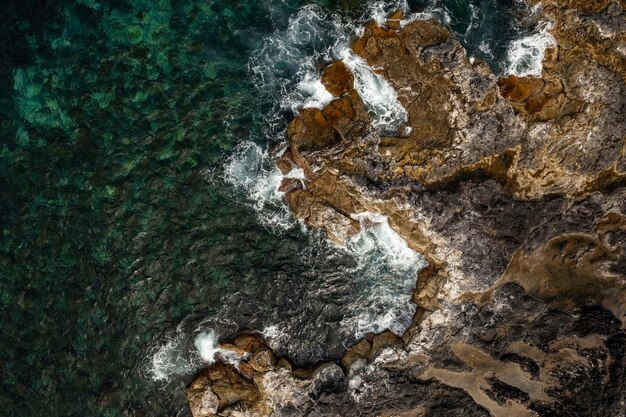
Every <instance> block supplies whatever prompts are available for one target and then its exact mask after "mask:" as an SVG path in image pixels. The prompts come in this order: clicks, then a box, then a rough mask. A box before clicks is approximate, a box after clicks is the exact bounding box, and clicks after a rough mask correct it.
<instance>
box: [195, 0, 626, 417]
mask: <svg viewBox="0 0 626 417" xmlns="http://www.w3.org/2000/svg"><path fill="white" fill-rule="evenodd" d="M533 3H540V4H541V6H542V11H541V13H543V17H544V18H545V19H546V20H547V21H549V22H551V26H550V27H551V29H550V32H551V34H552V35H553V36H554V39H555V40H556V42H555V45H554V46H553V47H550V48H548V50H547V51H546V53H545V58H544V62H543V72H542V76H541V77H540V78H539V77H518V76H514V75H510V76H506V77H500V78H499V77H497V76H496V75H494V74H493V73H492V71H491V69H490V68H489V66H488V65H487V64H486V63H484V62H482V61H480V60H478V59H469V58H468V57H467V54H466V52H465V50H464V48H463V47H462V46H461V44H460V43H459V42H458V41H457V40H455V39H453V38H452V36H451V34H450V33H449V32H448V31H447V30H446V29H445V28H444V27H443V26H441V25H440V24H439V23H437V22H435V21H428V20H415V21H407V20H403V17H402V16H401V15H400V14H398V13H396V14H394V15H393V16H391V17H390V19H389V21H388V22H387V25H385V26H379V25H378V24H376V23H375V22H373V21H372V22H370V23H368V24H367V25H366V26H365V29H364V32H363V35H362V37H361V38H359V39H357V40H356V41H355V42H354V44H353V51H354V52H355V53H356V54H357V55H359V56H360V57H361V58H363V59H364V60H365V61H366V62H367V64H368V65H369V66H370V67H371V68H374V69H375V71H376V72H377V73H378V74H380V75H382V76H384V78H385V79H386V80H388V82H389V83H390V84H391V85H392V86H393V88H394V89H395V91H396V92H397V96H398V101H399V103H400V104H401V105H402V106H403V107H404V108H405V109H406V112H407V115H408V126H409V127H410V129H403V128H400V129H399V130H398V132H396V133H395V134H389V133H385V134H380V133H379V132H378V131H377V130H376V129H375V128H374V127H373V124H372V122H373V120H372V115H371V114H370V113H369V112H368V109H367V103H365V102H364V100H363V99H362V98H361V97H360V96H359V93H358V92H357V90H356V89H355V80H354V77H353V75H352V73H351V72H350V70H349V69H348V68H347V66H346V65H344V63H342V62H336V63H333V64H331V65H330V66H328V67H327V68H325V69H324V70H323V72H322V80H323V83H324V84H325V85H326V86H327V89H328V91H329V92H330V93H332V94H333V95H334V96H335V97H336V98H335V99H334V100H333V101H332V102H331V103H329V104H328V105H327V106H325V107H324V108H323V109H321V110H318V109H305V110H303V111H302V112H301V113H300V114H299V115H298V116H296V118H295V119H294V120H293V121H292V122H291V124H290V126H289V129H288V140H289V145H290V148H289V150H288V151H287V152H285V153H284V154H283V156H282V157H281V160H279V161H277V166H278V167H279V168H280V169H281V170H282V171H283V172H285V173H286V172H289V171H290V170H291V169H293V168H301V169H302V170H303V172H304V174H305V176H306V179H305V180H303V181H289V180H288V179H287V180H285V182H284V183H283V186H282V190H283V191H285V192H286V202H287V204H288V205H289V207H290V209H291V211H292V213H293V215H294V216H295V217H297V218H300V219H302V220H303V221H304V222H305V223H306V224H307V225H309V226H311V227H315V228H324V229H325V230H326V231H327V233H328V236H329V238H331V239H333V240H334V241H336V242H338V243H341V242H344V241H345V240H346V239H347V238H349V237H350V236H352V235H355V234H357V233H359V231H360V228H361V227H362V226H361V225H360V224H359V222H358V221H356V220H355V218H354V215H355V214H358V213H361V212H365V211H369V212H375V213H380V214H382V215H385V216H387V218H388V220H389V223H390V226H391V227H392V228H393V229H394V230H395V231H397V232H398V234H400V235H401V236H402V237H403V238H404V239H406V241H407V242H408V243H409V246H410V247H411V248H413V249H414V250H416V251H419V252H420V253H422V254H423V255H424V256H425V257H426V258H427V259H428V262H429V266H428V267H427V268H425V269H423V270H422V271H421V272H420V274H419V277H416V278H417V285H416V289H415V292H414V297H413V300H414V302H415V303H416V305H417V306H418V309H417V313H416V316H415V319H414V321H413V324H412V326H411V327H410V328H409V330H408V331H407V332H406V333H405V334H404V335H403V337H402V338H400V337H397V336H395V335H393V334H392V333H390V332H385V333H382V334H377V335H374V334H370V335H368V337H366V338H365V339H363V340H361V341H359V342H358V343H357V344H355V345H353V346H352V347H350V348H349V349H347V351H346V352H345V353H344V355H343V357H342V359H341V361H339V362H338V363H334V362H329V363H320V364H318V365H317V366H315V367H313V368H310V369H300V368H296V367H294V366H293V365H292V364H291V363H290V361H289V358H280V357H276V355H275V354H274V353H273V352H272V351H271V349H270V348H269V347H268V346H267V344H266V343H265V342H264V341H263V340H262V339H260V338H259V337H257V336H255V335H242V336H240V337H238V338H237V339H235V340H232V341H226V342H223V343H222V348H223V349H231V350H234V351H237V352H240V353H241V354H242V357H243V358H244V359H243V360H242V361H241V362H240V363H239V364H238V365H237V366H235V365H231V364H227V363H217V364H214V365H212V366H210V367H209V368H208V369H206V370H205V371H203V372H202V373H201V374H200V375H199V376H198V377H197V378H196V379H195V380H194V382H192V383H191V384H190V386H189V387H188V398H189V401H190V404H191V408H192V412H193V414H194V417H206V416H214V415H219V416H253V415H254V416H381V417H382V416H397V417H409V416H411V417H422V416H423V417H425V416H429V417H434V416H442V417H443V416H445V417H449V416H464V417H467V416H493V417H522V416H524V417H526V416H528V417H530V416H541V417H545V416H548V417H549V416H554V417H557V416H558V417H566V416H572V417H574V416H576V417H586V416H589V417H591V416H597V417H621V416H624V415H625V414H626V380H625V378H626V374H625V371H626V356H625V355H626V333H625V332H624V328H625V325H626V138H625V132H626V83H625V77H626V12H625V11H624V8H625V6H626V4H625V3H624V1H621V0H620V1H615V0H612V1H610V0H602V1H600V0H534V1H533Z"/></svg>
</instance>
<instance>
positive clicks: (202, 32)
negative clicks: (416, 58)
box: [0, 0, 534, 416]
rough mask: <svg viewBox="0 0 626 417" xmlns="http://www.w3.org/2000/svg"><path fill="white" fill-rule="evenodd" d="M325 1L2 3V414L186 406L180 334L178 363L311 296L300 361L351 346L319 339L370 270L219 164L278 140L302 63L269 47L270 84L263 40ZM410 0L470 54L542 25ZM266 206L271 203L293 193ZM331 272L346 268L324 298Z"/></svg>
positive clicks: (513, 5) (490, 9) (515, 8)
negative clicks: (206, 343) (160, 367)
mask: <svg viewBox="0 0 626 417" xmlns="http://www.w3.org/2000/svg"><path fill="white" fill-rule="evenodd" d="M311 3H313V2H303V1H296V0H289V1H280V0H266V1H240V2H233V1H202V0H189V1H183V0H180V1H175V0H171V1H164V0H161V1H150V0H144V1H142V0H136V1H134V0H125V1H110V2H105V1H97V0H82V1H76V2H69V1H66V2H58V1H55V2H50V1H49V2H46V1H23V2H15V3H10V4H6V5H4V6H3V7H4V10H3V17H2V21H1V25H0V53H1V55H0V58H1V59H0V61H1V63H0V75H1V76H0V82H1V85H0V87H1V90H0V91H1V93H0V94H1V95H0V135H1V136H0V137H1V142H0V224H1V226H2V235H1V236H0V274H1V275H0V330H1V337H0V410H2V415H6V416H40V415H41V416H43V415H46V416H57V415H58V416H122V415H132V416H143V415H150V416H158V415H163V416H164V415H187V409H186V405H185V401H184V396H183V387H184V385H185V383H186V382H188V380H189V377H190V376H191V375H190V374H185V372H179V373H175V374H173V376H172V377H171V378H168V379H167V380H157V381H155V380H154V379H155V375H154V372H153V371H154V369H153V367H152V365H153V363H152V362H153V359H154V354H155V352H158V351H159V349H160V348H162V347H163V346H164V344H165V345H167V341H172V340H173V341H175V342H176V343H175V344H176V346H174V349H173V351H172V354H173V355H177V354H179V355H180V356H181V358H182V359H181V360H182V361H183V362H182V363H181V364H179V365H181V369H183V370H184V369H186V368H185V366H186V364H187V362H185V361H186V360H187V359H185V354H186V353H185V352H186V350H189V349H191V346H192V345H191V342H192V338H191V336H192V335H193V331H194V329H197V328H198V326H199V325H201V324H202V323H208V322H210V325H211V326H213V327H216V326H217V327H218V328H219V329H218V330H220V333H221V335H222V336H224V335H227V334H228V333H229V332H230V333H236V332H238V331H242V330H246V329H261V328H263V327H266V326H267V325H268V324H271V323H273V322H281V321H285V322H289V323H294V325H295V324H297V323H300V322H301V320H304V319H306V314H307V313H306V312H302V309H301V308H300V307H299V305H298V300H303V299H306V300H311V299H313V301H314V302H315V303H317V304H313V307H311V308H312V309H313V310H311V311H316V313H315V314H316V315H319V316H320V317H323V318H324V323H330V324H328V327H324V326H322V325H320V326H321V327H320V326H318V327H316V329H314V330H315V331H318V332H319V336H316V337H317V338H318V339H319V340H312V341H310V342H311V343H310V345H311V347H310V351H302V352H300V353H298V352H295V353H293V352H292V353H293V354H294V355H295V356H297V355H300V356H301V357H302V360H303V361H304V362H306V361H307V358H308V359H310V360H313V359H317V358H320V357H325V356H328V357H332V356H333V355H334V354H336V353H337V352H332V351H325V349H327V347H328V346H337V345H338V344H340V343H341V341H338V340H335V339H336V334H337V333H336V332H335V330H337V328H336V327H333V326H336V325H337V323H338V322H340V321H341V320H342V319H343V318H345V317H344V315H345V314H346V313H345V312H342V311H341V305H342V303H349V302H354V300H353V299H352V298H350V297H351V296H352V294H353V293H354V287H352V286H351V285H353V284H352V282H353V281H354V280H353V279H349V278H350V274H349V273H347V272H346V273H344V272H345V271H352V272H351V273H352V274H362V273H363V272H362V271H363V269H359V268H361V267H360V266H359V264H358V262H359V261H358V260H355V259H354V256H352V255H350V254H346V253H339V254H338V255H336V256H335V255H334V254H335V249H333V248H332V247H330V246H328V245H326V244H324V242H323V238H322V237H320V236H319V235H318V234H316V233H310V232H307V231H304V230H302V229H300V228H299V227H295V226H293V225H291V226H289V227H287V228H282V229H281V230H277V229H276V228H272V227H271V225H268V223H267V222H264V221H263V219H262V216H261V217H260V214H259V210H256V209H255V207H254V201H252V200H251V197H250V192H249V190H248V189H246V188H245V187H244V188H243V189H242V187H237V186H235V185H233V183H232V181H231V182H229V181H225V180H224V166H225V164H227V163H228V161H229V159H228V158H230V157H231V155H233V153H236V152H240V151H241V148H238V146H240V144H241V143H243V142H245V141H252V142H253V143H257V144H259V145H260V146H261V149H266V148H267V147H268V146H269V145H275V144H276V143H278V142H280V131H281V129H283V128H284V126H285V124H286V122H287V120H288V118H289V117H290V116H291V115H290V111H286V110H284V109H283V110H282V111H281V108H280V102H281V96H282V95H284V94H287V93H288V91H284V90H285V89H288V88H290V87H291V86H292V84H293V83H295V82H296V80H295V77H296V73H297V70H298V68H297V65H296V66H293V65H294V63H293V62H289V61H288V60H286V61H285V62H275V64H276V68H277V69H275V70H273V71H275V75H276V77H277V79H276V80H275V82H272V81H271V80H270V81H267V82H266V83H264V84H263V85H260V84H259V82H258V79H257V78H255V77H254V74H252V71H251V68H250V63H251V58H253V57H256V58H258V57H259V51H261V50H262V49H263V47H264V46H266V45H267V42H268V39H285V36H284V33H286V31H288V29H289V27H290V18H292V19H293V17H294V16H296V15H297V14H298V13H299V12H301V10H302V8H303V7H305V6H306V5H307V4H311ZM315 4H317V5H318V6H317V7H318V8H317V9H315V10H319V11H320V12H321V13H322V14H324V13H334V14H336V15H337V16H338V19H339V20H342V21H344V22H360V21H362V19H363V18H364V16H367V14H368V10H369V9H370V4H368V3H367V2H365V1H349V0H343V1H328V2H325V1H317V2H315ZM408 6H409V7H410V8H411V10H413V11H419V10H423V9H425V8H427V7H430V8H431V9H432V8H433V6H437V7H435V9H436V10H435V11H434V12H433V13H434V14H435V15H436V16H437V17H439V18H441V19H444V15H445V14H446V13H447V16H448V18H449V20H448V21H447V22H446V23H447V25H448V26H449V27H450V28H451V29H452V30H453V31H455V33H457V35H459V36H460V37H461V38H462V39H463V41H464V42H465V44H466V46H467V47H468V51H469V53H471V54H473V55H476V56H480V57H482V58H484V59H487V60H488V61H489V62H490V63H491V64H492V65H493V66H494V68H496V69H499V68H502V65H503V62H504V57H505V55H506V49H507V45H508V42H509V41H510V40H512V39H516V38H517V37H519V36H521V35H522V34H524V33H529V32H530V31H531V30H532V29H533V27H534V26H533V25H534V22H533V21H532V20H531V19H527V16H528V10H527V8H525V7H523V6H521V5H520V4H519V3H517V2H510V1H504V0H503V1H488V0H482V1H481V0H472V1H469V0H463V1H461V0H457V1H454V0H451V1H441V2H438V3H435V2H427V1H410V2H409V4H408ZM309 7H310V6H309ZM441 7H445V9H446V10H442V9H441ZM392 8H393V7H392V6H389V7H388V9H389V10H391V9H392ZM444 11H445V12H446V13H444ZM472 15H473V16H474V17H473V18H472ZM322 20H324V18H323V19H322ZM319 42H321V43H322V44H321V45H317V46H316V45H310V44H305V45H304V46H301V47H298V48H296V49H297V50H298V51H299V53H302V54H303V55H306V54H307V53H309V52H314V51H315V50H317V49H319V48H323V47H324V43H328V44H331V43H332V39H328V38H327V37H321V38H320V39H319ZM485 42H486V44H487V45H489V46H490V48H489V51H490V52H489V53H486V52H484V50H485V48H484V44H485ZM481 44H483V47H482V48H481V47H480V46H481ZM307 48H310V50H309V49H307ZM316 48H317V49H316ZM276 59H278V58H276ZM266 63H267V62H266ZM290 77H294V81H293V83H292V84H290V83H289V79H290ZM281 80H282V81H281ZM285 80H287V82H285ZM255 83H256V84H255ZM263 169H265V168H263ZM272 204H273V203H272ZM257 208H258V207H257ZM260 210H261V212H262V211H263V210H269V211H268V213H270V217H271V216H273V215H274V212H273V211H272V210H279V211H280V207H278V208H277V207H266V206H262V207H261V208H260ZM383 267H385V268H386V266H385V265H383ZM390 268H391V267H390ZM369 270H370V269H367V271H369ZM342 271H343V272H342ZM377 271H378V272H377V273H382V272H380V271H379V270H377ZM329 280H335V281H336V282H339V283H340V284H338V285H337V287H336V288H333V289H332V291H330V290H329V291H328V292H325V293H322V295H321V296H320V297H319V298H315V297H314V296H312V294H320V293H319V291H318V290H319V286H320V282H329ZM285 291H288V292H289V294H293V295H294V297H293V299H287V298H286V297H285ZM368 291H369V290H368ZM368 294H370V293H368ZM294 300H295V301H294ZM331 306H334V307H331ZM318 310H319V311H318ZM381 313H384V312H381ZM290 319H291V320H292V321H291V322H290V321H289V320H290ZM211 320H213V321H211ZM333 323H334V324H333ZM220 326H221V327H220ZM313 334H317V333H313ZM177 335H179V336H180V335H182V336H181V338H180V339H176V338H177V337H178V336H177ZM187 353H188V352H187ZM190 369H191V368H190Z"/></svg>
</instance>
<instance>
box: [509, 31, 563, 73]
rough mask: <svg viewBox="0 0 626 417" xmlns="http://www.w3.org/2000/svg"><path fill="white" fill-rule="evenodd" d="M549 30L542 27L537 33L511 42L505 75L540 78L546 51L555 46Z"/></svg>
mask: <svg viewBox="0 0 626 417" xmlns="http://www.w3.org/2000/svg"><path fill="white" fill-rule="evenodd" d="M549 29H550V28H549V27H548V26H547V25H544V27H543V29H542V30H541V31H539V32H538V33H535V34H533V35H530V36H526V37H523V38H520V39H517V40H514V41H513V42H511V44H510V46H509V49H508V51H507V67H506V73H507V74H514V75H517V76H519V77H522V76H528V75H533V76H537V77H541V74H542V71H543V58H544V55H545V52H546V49H547V48H549V47H551V46H555V45H556V40H555V39H554V37H553V36H552V35H551V34H550V32H549Z"/></svg>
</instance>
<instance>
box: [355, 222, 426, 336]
mask: <svg viewBox="0 0 626 417" xmlns="http://www.w3.org/2000/svg"><path fill="white" fill-rule="evenodd" d="M355 218H356V219H357V220H359V222H360V223H361V226H362V232H361V233H359V234H358V235H357V236H355V237H353V238H351V239H350V240H349V241H348V242H347V244H346V249H347V250H348V251H350V252H351V253H352V254H353V255H354V256H355V257H356V259H357V261H358V262H357V267H356V269H357V272H358V273H357V274H356V276H358V277H359V279H360V280H361V281H362V283H361V284H362V287H363V288H362V289H363V298H364V299H363V302H364V303H365V305H367V308H362V309H361V310H362V311H361V312H360V314H358V315H356V316H355V317H353V318H351V319H349V320H348V322H347V323H344V325H347V326H349V327H351V328H352V330H353V332H354V336H355V337H356V338H360V337H362V336H364V335H365V334H366V333H368V332H375V333H378V332H381V331H383V330H386V329H389V330H391V331H392V332H394V333H396V334H397V335H401V334H402V333H404V332H405V331H406V329H407V328H408V327H409V325H410V324H411V320H412V318H413V314H414V313H415V305H414V304H413V303H412V302H411V290H412V289H413V288H414V287H415V283H416V278H417V273H418V272H419V271H420V270H421V269H422V268H423V267H424V266H426V260H425V259H424V257H423V256H422V255H420V254H419V253H417V252H415V251H414V250H412V249H411V248H410V247H409V246H408V244H407V242H406V241H405V240H404V239H403V238H402V237H401V236H400V235H398V233H396V232H395V231H394V230H393V229H392V228H391V227H390V226H389V222H388V220H387V218H386V217H385V216H382V215H380V214H376V213H369V212H366V213H361V214H359V215H356V216H355Z"/></svg>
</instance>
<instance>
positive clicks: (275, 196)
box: [224, 141, 294, 232]
mask: <svg viewBox="0 0 626 417" xmlns="http://www.w3.org/2000/svg"><path fill="white" fill-rule="evenodd" d="M224 176H225V179H226V181H227V182H229V183H231V184H232V185H234V186H235V187H236V188H238V189H240V190H242V191H243V192H244V193H245V194H246V197H247V203H246V204H248V205H249V206H250V207H251V208H252V209H253V210H254V212H255V213H256V215H257V219H258V220H259V222H260V223H261V224H263V225H264V226H266V227H268V228H270V229H271V230H273V231H275V232H280V231H282V230H285V229H289V228H291V227H293V226H294V221H293V220H292V218H291V216H290V214H289V210H288V208H287V207H286V205H285V204H284V203H283V201H282V194H283V193H281V192H280V191H279V188H280V184H281V182H282V180H283V174H282V173H281V172H280V170H278V168H276V167H275V166H274V162H273V161H272V158H271V156H270V155H269V153H268V151H267V150H266V149H263V148H261V146H259V145H257V144H256V143H254V142H251V141H246V142H243V143H241V144H240V145H239V147H238V148H237V149H236V150H235V152H234V153H233V154H232V155H231V157H230V158H229V159H228V162H227V163H226V165H225V167H224Z"/></svg>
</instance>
